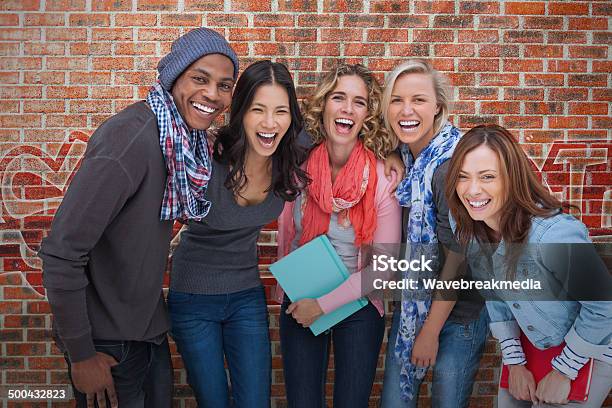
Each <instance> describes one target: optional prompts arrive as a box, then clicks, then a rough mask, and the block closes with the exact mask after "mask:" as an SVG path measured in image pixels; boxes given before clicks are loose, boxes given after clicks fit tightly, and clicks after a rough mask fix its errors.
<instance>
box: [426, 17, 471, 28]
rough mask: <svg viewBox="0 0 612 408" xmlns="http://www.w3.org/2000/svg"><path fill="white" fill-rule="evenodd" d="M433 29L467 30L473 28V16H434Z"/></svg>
mask: <svg viewBox="0 0 612 408" xmlns="http://www.w3.org/2000/svg"><path fill="white" fill-rule="evenodd" d="M433 25H434V27H437V28H468V27H473V26H474V17H473V16H457V15H451V16H435V17H434V24H433Z"/></svg>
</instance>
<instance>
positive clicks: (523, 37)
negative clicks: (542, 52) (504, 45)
mask: <svg viewBox="0 0 612 408" xmlns="http://www.w3.org/2000/svg"><path fill="white" fill-rule="evenodd" d="M504 41H505V42H508V43H543V42H544V33H543V32H542V31H534V30H531V31H529V30H520V31H514V30H511V31H506V32H505V33H504Z"/></svg>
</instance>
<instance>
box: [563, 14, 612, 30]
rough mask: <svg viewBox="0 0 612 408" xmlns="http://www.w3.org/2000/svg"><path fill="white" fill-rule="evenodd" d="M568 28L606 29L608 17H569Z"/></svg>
mask: <svg viewBox="0 0 612 408" xmlns="http://www.w3.org/2000/svg"><path fill="white" fill-rule="evenodd" d="M568 28H569V29H570V30H589V31H592V30H607V29H608V19H607V18H594V17H570V19H569V27H568Z"/></svg>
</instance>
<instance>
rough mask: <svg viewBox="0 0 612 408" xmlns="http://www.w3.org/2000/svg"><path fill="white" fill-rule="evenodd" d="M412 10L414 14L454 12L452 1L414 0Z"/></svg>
mask: <svg viewBox="0 0 612 408" xmlns="http://www.w3.org/2000/svg"><path fill="white" fill-rule="evenodd" d="M414 11H415V13H416V14H454V13H455V2H454V1H442V0H436V1H415V2H414Z"/></svg>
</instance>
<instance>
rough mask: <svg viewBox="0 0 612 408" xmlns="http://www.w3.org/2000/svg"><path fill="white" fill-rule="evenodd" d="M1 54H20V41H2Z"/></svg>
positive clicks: (0, 44) (0, 45)
mask: <svg viewBox="0 0 612 408" xmlns="http://www.w3.org/2000/svg"><path fill="white" fill-rule="evenodd" d="M0 55H5V56H6V55H19V43H0Z"/></svg>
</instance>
